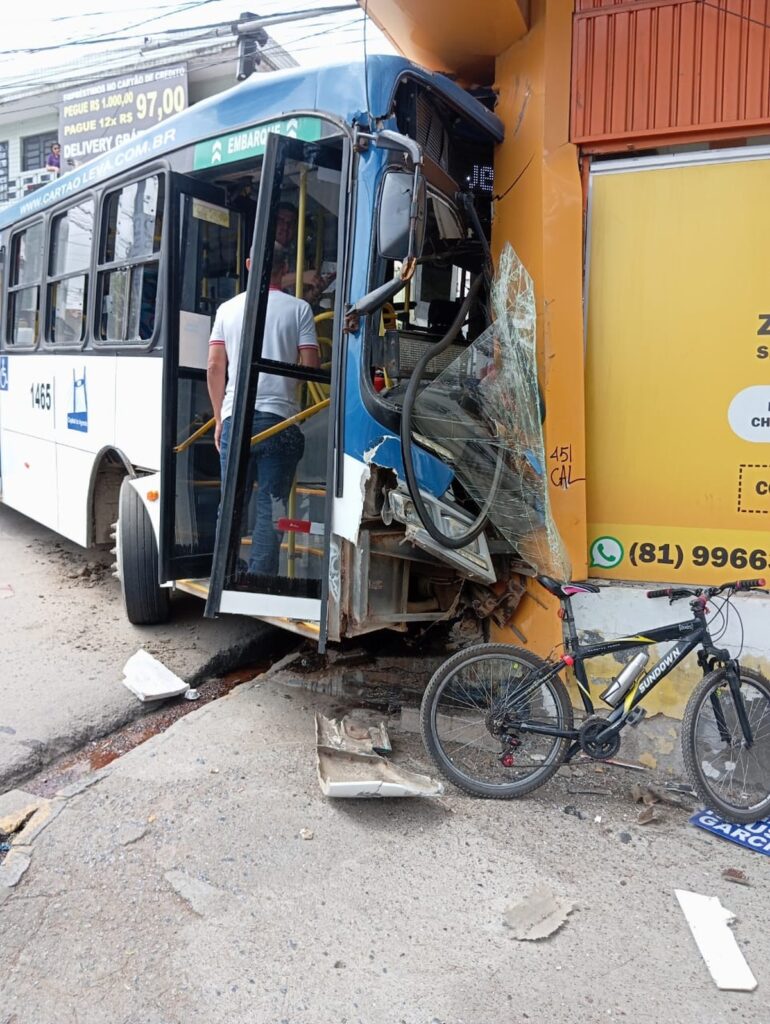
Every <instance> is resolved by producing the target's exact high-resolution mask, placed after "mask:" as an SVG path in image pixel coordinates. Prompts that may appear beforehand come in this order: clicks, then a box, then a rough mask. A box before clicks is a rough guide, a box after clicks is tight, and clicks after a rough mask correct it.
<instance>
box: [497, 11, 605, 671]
mask: <svg viewBox="0 0 770 1024" xmlns="http://www.w3.org/2000/svg"><path fill="white" fill-rule="evenodd" d="M530 10H531V18H530V25H531V27H530V30H529V32H528V33H527V34H526V35H525V36H523V37H522V38H521V39H520V40H519V41H517V42H515V43H513V45H511V46H510V47H509V48H508V49H507V50H505V51H504V52H503V53H501V54H499V55H498V56H497V58H496V61H495V85H496V89H497V91H498V93H499V102H498V105H497V113H498V114H499V115H500V117H501V118H502V119H503V121H504V123H505V126H506V137H505V141H504V142H503V143H502V144H501V145H500V146H499V147H498V149H497V152H496V154H495V194H496V196H498V197H499V198H498V199H497V200H496V202H495V203H494V220H493V229H492V244H493V251H494V256H495V259H497V258H498V257H499V255H500V252H501V250H502V248H503V246H504V244H505V243H506V242H510V244H511V245H513V247H514V248H515V250H516V252H517V253H518V255H519V257H520V258H521V260H522V262H523V263H524V265H525V266H526V268H527V270H528V271H529V273H530V274H531V276H532V278H533V281H534V285H535V297H536V304H537V324H538V335H537V351H538V372H539V378H540V387H541V392H542V397H543V400H544V405H545V421H544V432H545V453H546V463H547V465H546V473H547V475H548V478H549V493H550V500H551V507H552V509H553V514H554V517H555V520H556V523H557V526H558V528H559V531H560V533H561V535H562V538H563V539H564V542H565V544H566V546H567V549H568V552H569V556H570V559H571V562H572V567H573V578H574V579H578V580H579V579H584V578H585V577H586V575H587V566H586V532H585V531H586V527H585V523H586V497H585V475H586V474H585V423H584V393H583V379H584V371H583V364H584V358H583V356H584V352H583V304H582V274H581V267H582V257H581V253H582V223H583V201H582V187H581V180H580V171H579V165H578V153H577V149H576V147H575V146H573V145H572V144H571V143H570V141H569V101H570V63H571V47H572V5H571V4H569V3H567V2H557V3H552V2H551V3H548V5H547V10H546V3H545V0H533V3H532V5H531V9H530ZM537 589H538V593H537V594H532V596H530V598H529V599H528V600H524V601H523V602H522V603H521V605H520V607H519V609H518V611H517V613H516V617H515V619H514V623H515V625H516V627H517V629H518V630H519V631H520V632H521V634H523V636H525V637H526V639H527V645H528V646H529V647H530V648H531V649H534V650H536V651H537V652H538V653H540V654H542V655H547V654H548V653H549V652H550V651H551V649H552V648H553V646H554V644H556V643H558V642H560V640H561V634H560V629H559V620H558V619H557V617H556V614H555V612H556V601H555V600H554V599H552V598H548V596H547V595H546V597H545V599H544V597H543V594H542V588H537ZM530 593H532V591H531V590H530ZM546 602H549V603H548V604H546Z"/></svg>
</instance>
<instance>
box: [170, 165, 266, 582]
mask: <svg viewBox="0 0 770 1024" xmlns="http://www.w3.org/2000/svg"><path fill="white" fill-rule="evenodd" d="M170 177H171V181H170V192H171V195H170V217H169V221H170V247H169V250H168V253H169V258H168V259H167V262H166V265H167V268H168V275H167V278H166V295H167V299H168V301H167V303H166V311H167V314H168V316H169V321H168V325H167V332H166V341H165V350H164V367H163V432H162V459H161V487H160V531H159V544H158V548H159V570H160V582H161V583H165V582H168V581H171V580H174V581H177V580H184V579H189V578H193V579H201V578H207V577H208V576H209V574H210V572H211V560H212V557H213V551H214V537H215V532H216V520H217V508H218V507H219V497H220V471H219V456H218V454H217V450H216V448H215V446H214V427H213V420H212V411H211V401H210V399H209V395H208V388H207V385H206V362H207V358H208V342H209V336H210V333H211V326H212V323H213V318H214V315H215V313H216V310H217V308H218V306H219V305H221V303H222V302H224V301H225V300H226V299H229V298H231V297H232V296H233V295H235V294H237V292H239V291H241V281H242V280H243V277H242V275H243V273H244V261H245V255H246V254H245V252H244V239H243V217H242V215H241V214H240V213H239V212H238V211H236V210H234V209H232V208H229V207H228V206H227V205H226V199H225V193H224V191H223V190H222V189H220V188H215V187H214V186H212V185H209V184H206V183H205V182H201V181H196V180H195V179H194V178H190V177H187V176H184V175H181V174H172V175H171V176H170ZM203 593H205V590H204V591H203Z"/></svg>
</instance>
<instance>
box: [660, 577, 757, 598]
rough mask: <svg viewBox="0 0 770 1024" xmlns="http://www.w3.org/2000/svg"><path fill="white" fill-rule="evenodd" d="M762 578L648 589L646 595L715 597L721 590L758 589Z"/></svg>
mask: <svg viewBox="0 0 770 1024" xmlns="http://www.w3.org/2000/svg"><path fill="white" fill-rule="evenodd" d="M764 585H765V581H764V580H763V579H756V580H736V581H735V582H734V583H723V584H722V585H721V586H719V587H667V588H666V589H665V590H648V591H647V597H667V598H668V599H669V600H670V601H678V600H680V599H681V598H683V597H701V596H702V595H706V596H707V597H715V596H716V595H717V594H721V593H722V591H723V590H736V591H741V590H743V591H745V590H758V589H761V588H762V587H764Z"/></svg>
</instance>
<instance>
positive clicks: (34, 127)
mask: <svg viewBox="0 0 770 1024" xmlns="http://www.w3.org/2000/svg"><path fill="white" fill-rule="evenodd" d="M57 61H60V58H58V57H57V52H56V50H53V51H52V53H51V54H50V60H49V62H48V64H47V66H46V69H45V72H44V73H42V72H41V71H39V70H34V71H29V72H25V73H22V74H18V73H16V74H14V75H13V76H11V75H6V76H4V77H2V78H0V206H1V205H3V204H5V203H7V202H11V201H14V200H15V199H17V198H19V197H20V196H22V195H23V194H24V193H25V192H27V191H29V190H30V189H31V188H35V187H36V186H37V185H40V184H41V183H43V182H45V181H48V180H49V179H50V178H51V177H52V176H53V175H52V174H50V173H49V172H46V171H45V164H46V160H47V157H48V154H49V152H50V149H51V144H52V143H54V142H57V141H58V142H60V143H61V144H63V152H62V157H61V160H62V163H61V171H62V173H65V172H66V171H67V170H69V169H70V166H69V164H68V161H67V155H66V151H67V149H68V147H67V145H66V141H65V139H64V138H62V137H60V133H61V130H62V119H63V118H62V108H63V107H64V106H65V105H67V106H71V107H73V108H74V106H75V104H77V102H78V101H79V100H81V101H82V98H83V97H85V98H86V99H87V98H88V95H89V94H90V95H91V96H92V97H93V96H98V95H99V87H100V86H101V85H102V84H104V83H111V84H114V85H118V84H120V83H124V82H125V83H132V82H134V83H135V82H136V80H137V79H138V78H139V77H140V76H141V77H146V78H148V79H149V78H151V77H154V76H152V75H151V74H150V73H155V75H157V76H158V77H159V86H160V87H161V88H160V91H159V95H158V97H156V99H157V98H160V96H161V95H162V84H163V83H164V79H163V77H162V72H163V69H167V68H176V69H180V70H181V74H180V76H179V77H177V78H175V79H173V81H174V82H177V83H180V82H182V81H184V93H185V104H186V105H191V104H193V103H198V102H199V101H200V100H203V99H206V97H208V96H212V95H214V94H215V93H217V92H222V91H223V90H225V89H229V88H230V87H231V86H233V85H235V83H236V75H237V72H238V68H239V39H238V36H237V35H236V34H235V33H234V31H233V25H232V23H231V22H226V23H223V24H222V25H218V26H213V27H211V26H209V27H207V28H206V29H205V31H204V30H201V29H190V30H189V31H186V32H175V33H174V34H173V35H170V36H169V35H167V36H161V37H158V38H152V39H150V38H147V39H145V40H144V43H143V44H142V45H141V46H137V45H136V44H135V43H133V42H128V43H127V42H123V43H122V44H121V46H120V48H112V49H108V50H104V49H101V48H99V52H96V53H93V54H90V53H89V54H88V55H87V56H85V57H82V56H81V57H79V58H78V60H77V61H76V62H73V61H72V60H70V61H69V62H68V63H66V64H63V63H60V62H57ZM258 61H259V63H257V64H256V66H255V68H254V70H255V71H256V72H258V73H264V72H268V71H275V70H279V69H281V68H288V67H296V61H295V60H294V59H293V58H292V57H291V56H290V55H289V54H288V53H287V52H286V51H285V50H284V49H282V47H280V46H279V45H278V44H276V43H275V42H274V41H273V40H272V39H269V38H268V40H267V41H266V43H265V45H263V46H262V47H259V48H258ZM165 81H168V83H169V84H170V83H171V80H170V79H169V80H165ZM149 88H150V87H149V86H148V89H149ZM148 89H146V90H145V92H147V91H148ZM118 91H121V92H122V94H123V95H126V94H127V92H129V91H132V92H135V93H137V94H138V92H139V91H140V90H137V88H136V86H135V85H130V84H129V85H127V86H126V87H125V88H124V89H123V90H118ZM136 98H137V97H136V96H134V97H133V99H134V100H136ZM129 107H130V104H129V106H126V107H125V108H123V109H122V113H123V114H124V117H125V116H126V115H127V113H128V111H129ZM107 110H109V108H107ZM136 112H137V111H136V107H135V104H134V106H133V113H134V116H135V115H136ZM143 112H144V113H146V114H147V115H148V117H149V112H150V111H149V104H147V103H146V104H145V107H144V108H143ZM174 112H175V110H174V109H173V107H172V108H171V109H169V110H168V111H166V112H165V116H170V114H172V113H174ZM100 113H101V114H102V115H103V114H104V113H105V110H102V111H101V112H100ZM158 114H159V115H161V116H160V117H157V116H156V115H155V114H154V111H153V119H152V123H157V120H161V119H162V117H163V116H164V112H163V110H162V106H161V107H160V108H159V109H158ZM99 119H100V118H99V116H98V115H97V125H96V131H94V132H91V133H90V134H89V136H88V137H89V138H91V139H92V140H93V139H94V138H99V137H100V136H101V137H102V138H103V139H104V140H107V141H109V136H110V135H111V134H114V131H115V130H125V131H132V130H135V129H136V127H137V125H138V124H139V123H140V122H138V121H136V120H134V122H133V124H132V125H130V126H120V127H119V128H118V127H116V128H113V127H112V126H111V125H107V124H106V123H105V125H104V126H100V125H99V124H98V120H99ZM101 120H103V121H105V122H107V121H111V120H112V118H108V117H103V116H102V117H101ZM70 121H72V122H73V123H74V122H76V121H77V118H76V117H70ZM148 123H149V122H148ZM81 127H82V126H81ZM78 137H80V136H78ZM107 141H105V144H107ZM94 155H96V154H94ZM88 158H89V157H88V156H87V155H86V156H84V157H83V158H82V159H80V160H79V162H84V161H85V159H88Z"/></svg>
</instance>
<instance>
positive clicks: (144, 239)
mask: <svg viewBox="0 0 770 1024" xmlns="http://www.w3.org/2000/svg"><path fill="white" fill-rule="evenodd" d="M163 191H164V190H163V179H162V178H161V177H160V176H159V175H153V176H152V177H150V178H143V179H142V180H141V181H135V182H132V183H131V184H130V185H124V186H123V188H121V189H117V190H116V191H115V192H112V193H110V194H109V195H108V196H107V197H106V199H105V203H104V213H103V218H102V231H101V239H100V246H99V270H98V278H97V301H96V318H97V322H96V329H95V337H96V340H97V341H101V342H103V343H106V344H112V345H115V344H124V345H144V344H146V343H147V342H149V341H150V340H151V339H152V337H153V334H154V333H155V321H156V303H157V297H158V280H159V277H158V275H159V267H160V247H161V237H162V230H163Z"/></svg>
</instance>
